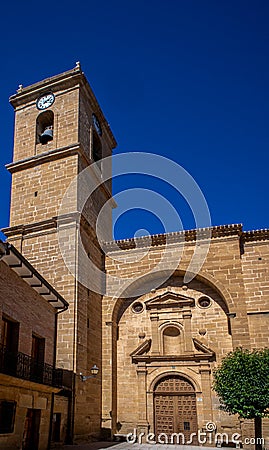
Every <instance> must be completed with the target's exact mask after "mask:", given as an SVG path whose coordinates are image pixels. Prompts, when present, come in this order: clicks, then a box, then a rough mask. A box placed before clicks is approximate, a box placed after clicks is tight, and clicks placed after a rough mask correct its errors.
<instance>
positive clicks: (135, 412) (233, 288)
mask: <svg viewBox="0 0 269 450" xmlns="http://www.w3.org/2000/svg"><path fill="white" fill-rule="evenodd" d="M185 238H186V241H185V242H184V243H182V233H178V234H177V233H174V236H173V240H174V243H170V244H168V245H167V246H166V245H165V244H164V236H155V237H154V239H153V241H154V245H153V246H151V247H149V248H148V249H146V248H143V241H142V240H139V239H136V240H129V241H125V242H119V243H118V246H119V248H118V249H116V250H113V247H114V248H115V245H114V244H113V243H112V244H110V245H109V244H108V257H107V259H106V270H107V274H108V275H110V274H113V275H114V276H115V275H116V276H117V277H118V278H121V279H123V278H126V279H127V277H128V278H130V277H133V276H135V278H136V282H135V283H134V287H133V292H134V294H132V286H130V287H129V288H128V291H129V292H130V294H129V295H128V296H127V295H122V297H125V298H104V300H103V378H104V386H103V418H104V423H106V424H111V427H112V429H113V430H114V432H116V433H119V434H127V433H131V432H133V430H134V428H136V429H137V430H138V432H139V431H141V432H148V430H150V432H153V433H154V432H156V428H157V430H159V431H160V430H161V431H162V432H168V434H171V431H174V432H178V431H182V432H183V433H184V428H182V427H181V428H180V426H179V424H174V423H172V424H170V425H171V426H170V428H169V426H168V425H169V424H168V423H167V419H166V416H167V415H168V416H169V414H171V411H169V407H168V406H167V405H165V404H163V405H162V404H161V405H157V403H156V402H157V401H158V398H159V396H158V395H157V392H156V389H157V387H158V383H159V382H160V381H161V380H162V379H164V380H165V379H166V380H167V382H168V384H169V378H170V380H172V379H173V378H175V379H177V378H178V379H185V380H186V382H189V383H190V384H191V385H192V386H193V389H194V392H195V395H196V400H197V401H196V411H194V412H193V415H192V416H191V417H192V419H191V420H193V421H194V428H193V429H192V431H193V432H197V430H198V429H200V430H205V429H206V424H207V423H208V422H212V421H213V422H214V423H215V424H216V425H217V432H219V433H227V434H228V435H229V438H231V436H232V434H233V433H235V432H237V433H239V434H240V435H241V439H242V440H243V439H244V437H249V435H250V430H251V427H250V426H249V425H248V426H247V427H246V425H245V423H240V421H239V420H238V419H237V418H235V417H234V416H229V415H226V414H224V413H222V412H221V411H220V410H219V404H218V400H217V398H216V395H215V394H214V392H213V391H212V388H211V386H212V381H213V380H212V371H213V370H214V368H215V367H216V365H217V364H218V363H219V362H220V361H221V359H222V357H223V356H224V355H225V354H227V353H228V352H229V351H231V350H233V349H235V348H236V347H238V346H243V347H246V348H251V349H253V348H262V347H267V346H268V333H267V329H268V313H269V310H268V306H269V299H268V272H267V267H268V258H269V248H268V231H266V230H264V231H257V232H246V233H244V232H243V231H242V227H241V226H240V225H231V226H226V227H215V228H213V229H212V239H211V243H210V249H209V252H208V255H207V258H206V260H205V262H204V265H203V267H202V269H201V270H200V271H199V273H198V274H197V275H196V276H195V278H194V279H193V280H192V281H191V282H190V283H187V284H186V283H184V275H185V272H186V270H187V267H188V265H189V263H190V260H191V258H192V256H193V252H194V248H195V232H186V235H185ZM140 241H141V242H140ZM202 243H203V242H202V240H201V245H202ZM134 246H137V248H136V249H134V248H133V247H134ZM120 247H122V249H121V248H120ZM180 247H184V249H183V252H182V256H181V259H180V262H179V264H178V266H177V267H176V270H175V271H174V274H173V275H172V276H169V278H168V279H167V281H165V282H162V283H161V285H159V283H158V277H160V276H163V274H161V273H158V272H156V273H155V274H154V273H153V270H154V267H155V265H156V264H157V263H158V262H159V261H160V257H161V255H162V254H163V255H165V258H166V259H167V267H169V264H170V260H171V259H172V258H173V255H176V254H177V253H178V252H179V248H180ZM110 248H111V250H110V251H109V249H110ZM137 261H139V263H137ZM163 265H164V266H165V265H166V261H165V260H164V261H163ZM148 274H150V275H148ZM154 277H155V279H156V288H154V289H151V290H150V291H149V290H147V285H149V282H150V284H151V285H152V283H154ZM143 285H144V286H145V293H144V294H143V295H137V294H136V292H137V291H138V290H139V289H140V286H141V287H142V288H143ZM266 286H267V287H266ZM123 294H124V293H123ZM203 300H205V302H203ZM200 303H201V304H200ZM137 304H138V305H137ZM136 309H138V311H136ZM111 353H112V354H113V355H114V356H113V358H111ZM109 384H110V386H109ZM163 394H164V393H163ZM169 394H170V396H169ZM181 394H182V393H181ZM174 396H175V392H173V391H171V392H169V390H168V392H166V397H165V399H167V401H168V399H172V398H174ZM163 397H164V395H163ZM179 397H180V396H179ZM191 398H192V397H191V396H190V397H189V401H191ZM185 400H186V399H185ZM186 402H187V400H186ZM164 403H165V402H164ZM162 408H163V410H162V411H161V409H162ZM171 408H172V413H173V414H174V415H175V414H176V412H175V407H174V406H173V405H172V406H171ZM186 408H187V409H186V412H185V413H184V411H183V416H184V414H185V417H186V421H187V422H188V421H190V422H191V420H190V419H189V420H188V405H187V406H186ZM110 411H113V413H112V418H111V417H110V415H111V413H110ZM161 414H162V416H160V415H161ZM177 414H178V413H177ZM159 416H160V417H162V419H159ZM158 420H162V421H163V428H161V427H160V426H159V425H158ZM169 420H170V419H169ZM170 422H173V421H170ZM181 425H182V424H181ZM109 426H110V425H109ZM186 426H187V425H186ZM268 431H269V430H268V428H267V426H266V421H264V433H265V436H267V435H268ZM252 432H253V430H252V431H251V433H252Z"/></svg>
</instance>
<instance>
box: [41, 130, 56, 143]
mask: <svg viewBox="0 0 269 450" xmlns="http://www.w3.org/2000/svg"><path fill="white" fill-rule="evenodd" d="M39 140H40V142H41V144H47V142H49V141H52V140H53V129H52V128H45V130H44V131H43V133H42V134H41V135H40V136H39Z"/></svg>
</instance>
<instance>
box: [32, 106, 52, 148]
mask: <svg viewBox="0 0 269 450" xmlns="http://www.w3.org/2000/svg"><path fill="white" fill-rule="evenodd" d="M53 126H54V114H53V112H52V111H50V110H49V111H44V112H42V113H41V114H39V116H38V117H37V119H36V143H37V144H42V145H45V144H47V143H48V142H50V141H52V140H53Z"/></svg>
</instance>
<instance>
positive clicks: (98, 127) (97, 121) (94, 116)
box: [92, 114, 102, 136]
mask: <svg viewBox="0 0 269 450" xmlns="http://www.w3.org/2000/svg"><path fill="white" fill-rule="evenodd" d="M92 121H93V124H94V127H95V129H96V131H97V133H98V134H99V136H102V128H101V125H100V122H99V120H98V119H97V117H96V115H95V114H93V115H92Z"/></svg>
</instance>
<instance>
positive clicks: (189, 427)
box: [184, 422, 191, 431]
mask: <svg viewBox="0 0 269 450" xmlns="http://www.w3.org/2000/svg"><path fill="white" fill-rule="evenodd" d="M190 429H191V426H190V422H184V431H190Z"/></svg>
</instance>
